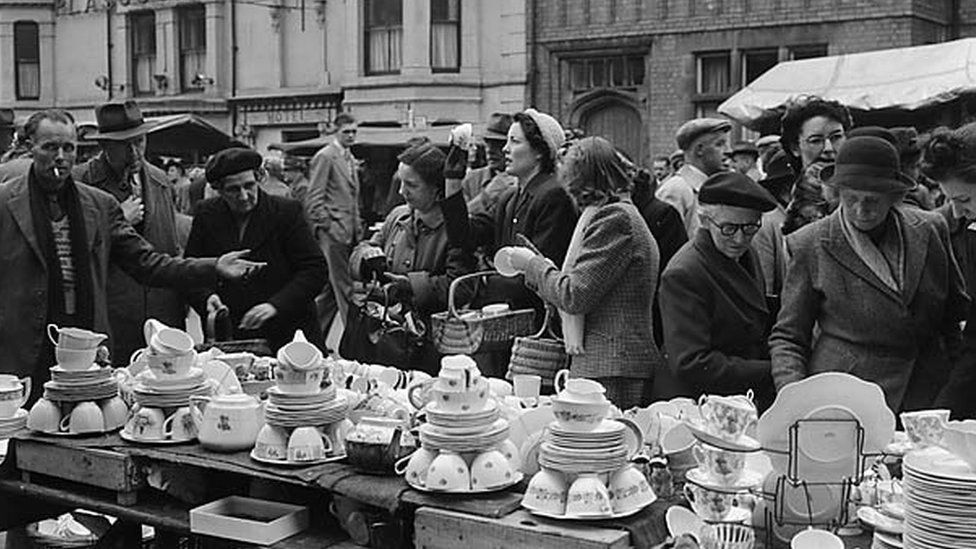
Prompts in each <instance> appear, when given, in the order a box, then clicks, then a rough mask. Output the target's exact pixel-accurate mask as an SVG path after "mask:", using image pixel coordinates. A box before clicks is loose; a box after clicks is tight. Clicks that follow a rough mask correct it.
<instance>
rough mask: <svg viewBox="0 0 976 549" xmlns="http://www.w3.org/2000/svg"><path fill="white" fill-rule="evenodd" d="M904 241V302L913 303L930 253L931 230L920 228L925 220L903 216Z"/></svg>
mask: <svg viewBox="0 0 976 549" xmlns="http://www.w3.org/2000/svg"><path fill="white" fill-rule="evenodd" d="M901 221H902V241H903V242H904V243H905V274H904V276H905V280H904V281H903V283H902V284H903V285H904V287H903V292H902V293H903V294H904V295H903V296H902V297H903V299H904V302H905V303H906V304H907V303H911V302H912V299H913V298H914V297H915V291H916V290H918V284H919V282H920V281H921V280H922V271H923V270H924V269H925V260H926V258H927V257H928V254H929V234H930V232H929V231H924V230H919V227H918V226H919V225H921V224H923V223H924V221H923V220H921V219H919V218H916V217H915V216H911V217H909V216H906V215H902V216H901Z"/></svg>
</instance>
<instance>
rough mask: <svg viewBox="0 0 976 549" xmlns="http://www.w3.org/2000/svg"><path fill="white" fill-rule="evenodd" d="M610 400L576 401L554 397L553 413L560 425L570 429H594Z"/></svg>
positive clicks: (607, 408)
mask: <svg viewBox="0 0 976 549" xmlns="http://www.w3.org/2000/svg"><path fill="white" fill-rule="evenodd" d="M609 409H610V402H607V401H604V402H576V401H569V400H564V399H563V398H562V396H559V397H556V398H553V399H552V413H553V415H554V416H555V417H556V421H558V422H559V426H560V427H562V428H564V429H567V430H570V431H581V432H582V431H592V430H593V429H596V428H597V427H599V425H600V424H601V423H602V422H603V420H604V418H606V417H607V411H608V410H609Z"/></svg>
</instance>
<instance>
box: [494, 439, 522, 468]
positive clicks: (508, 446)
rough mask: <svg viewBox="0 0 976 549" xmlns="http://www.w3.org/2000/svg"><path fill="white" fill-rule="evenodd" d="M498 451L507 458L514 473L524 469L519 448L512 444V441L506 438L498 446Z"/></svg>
mask: <svg viewBox="0 0 976 549" xmlns="http://www.w3.org/2000/svg"><path fill="white" fill-rule="evenodd" d="M498 451H499V452H501V453H502V455H503V456H505V459H507V460H508V464H509V465H511V466H512V470H513V471H518V470H519V469H521V468H522V454H521V452H519V449H518V446H516V445H515V443H514V442H512V440H511V439H508V438H506V439H505V440H504V441H502V443H501V444H499V445H498Z"/></svg>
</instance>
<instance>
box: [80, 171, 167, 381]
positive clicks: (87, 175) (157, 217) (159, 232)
mask: <svg viewBox="0 0 976 549" xmlns="http://www.w3.org/2000/svg"><path fill="white" fill-rule="evenodd" d="M144 166H145V167H144V168H143V170H142V174H141V177H142V188H143V191H142V200H143V205H144V206H145V208H146V211H145V215H144V217H143V221H142V225H141V226H140V227H139V228H138V229H137V230H138V231H139V233H140V234H142V236H143V238H145V239H146V240H147V241H148V242H149V243H150V244H152V245H153V248H155V249H156V251H159V252H162V253H165V254H169V255H179V254H180V252H181V251H182V246H180V237H179V231H178V230H177V224H176V217H175V216H176V206H175V205H174V204H173V187H172V185H171V184H170V183H169V181H168V180H167V179H166V173H165V172H164V171H163V170H161V169H159V168H157V167H156V166H153V165H152V164H149V163H148V162H144ZM73 174H74V177H75V180H76V181H79V182H81V183H85V184H88V185H91V186H93V187H97V188H99V189H101V190H103V191H105V192H107V193H109V194H111V195H112V196H114V197H115V199H116V200H118V201H119V202H122V201H124V200H126V199H127V198H128V197H129V195H130V194H131V192H130V189H129V184H128V182H126V181H122V180H120V179H119V176H118V175H116V174H115V173H114V172H113V171H112V169H111V168H110V167H109V165H108V162H107V161H106V160H105V153H100V154H99V155H98V156H96V157H95V158H92V159H91V160H89V161H88V162H86V163H85V164H82V165H80V166H76V167H75V169H74V172H73ZM108 276H109V288H111V291H109V294H108V318H109V322H110V323H111V324H112V334H113V335H114V336H115V341H114V344H113V346H112V358H113V362H115V364H128V360H129V356H130V355H131V354H132V352H133V351H135V350H136V349H139V348H141V347H144V346H145V345H146V342H145V338H144V336H143V332H142V324H143V323H144V322H145V321H146V319H147V318H155V319H156V320H159V321H160V322H162V323H164V324H166V325H168V326H174V327H177V328H183V327H184V325H185V320H186V303H185V302H184V301H183V299H182V297H181V296H180V294H179V293H178V292H177V291H175V290H173V289H171V288H147V287H145V286H143V285H141V284H139V283H138V282H137V281H136V280H135V279H133V278H132V277H131V276H129V275H128V274H127V273H126V272H125V271H123V270H122V269H120V268H119V267H111V268H110V269H109V275H108Z"/></svg>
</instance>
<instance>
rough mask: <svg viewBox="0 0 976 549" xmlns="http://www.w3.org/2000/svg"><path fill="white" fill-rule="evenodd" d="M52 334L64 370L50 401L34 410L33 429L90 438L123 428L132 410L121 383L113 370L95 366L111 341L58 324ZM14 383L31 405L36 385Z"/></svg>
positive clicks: (54, 378)
mask: <svg viewBox="0 0 976 549" xmlns="http://www.w3.org/2000/svg"><path fill="white" fill-rule="evenodd" d="M47 334H48V338H49V339H50V340H51V343H53V344H54V356H55V358H56V359H57V361H58V365H57V366H54V367H53V368H51V381H48V382H46V383H45V384H44V397H43V398H41V399H40V400H38V401H37V402H36V403H35V404H34V406H33V407H31V410H30V413H29V414H28V416H27V428H28V429H30V430H32V431H37V432H41V433H47V434H61V435H85V434H97V433H105V432H109V431H114V430H116V429H118V428H119V427H121V426H122V425H123V424H124V423H125V419H126V417H127V416H128V413H129V409H128V407H127V406H126V405H125V403H124V402H123V401H122V399H121V398H119V385H118V382H116V380H115V377H114V376H113V375H112V369H111V368H107V367H106V368H103V367H101V366H99V365H98V364H95V355H96V354H97V352H98V346H99V345H100V344H101V343H102V342H103V341H104V340H105V339H106V337H107V336H105V335H104V334H97V333H95V332H90V331H88V330H83V329H80V328H59V327H57V326H55V325H54V324H51V325H49V326H48V327H47ZM11 384H12V385H13V386H14V387H15V388H16V387H17V386H18V385H19V386H20V387H22V388H23V389H24V400H26V395H27V394H30V383H29V382H27V381H26V380H18V383H16V384H13V383H11ZM18 407H19V406H18ZM19 413H20V412H17V413H16V414H15V417H16V415H17V414H19Z"/></svg>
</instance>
